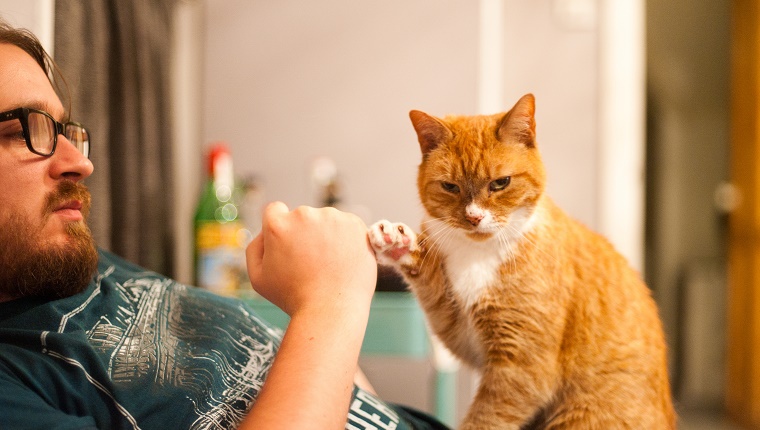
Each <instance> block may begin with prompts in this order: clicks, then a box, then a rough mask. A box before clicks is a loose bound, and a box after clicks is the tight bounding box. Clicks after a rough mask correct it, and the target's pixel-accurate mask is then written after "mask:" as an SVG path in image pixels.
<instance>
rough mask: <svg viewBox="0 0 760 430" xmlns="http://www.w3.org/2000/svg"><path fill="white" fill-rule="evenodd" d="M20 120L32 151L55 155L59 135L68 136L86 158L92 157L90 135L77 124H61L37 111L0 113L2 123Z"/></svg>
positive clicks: (23, 109) (20, 110) (22, 108)
mask: <svg viewBox="0 0 760 430" xmlns="http://www.w3.org/2000/svg"><path fill="white" fill-rule="evenodd" d="M14 119H18V120H19V122H21V130H22V132H23V134H24V140H26V147H27V148H29V150H30V151H32V152H33V153H35V154H37V155H42V156H43V157H48V156H50V155H53V153H54V152H55V146H56V143H58V135H59V134H62V135H64V136H66V139H68V140H69V141H70V142H71V143H72V144H73V145H74V146H76V148H77V149H78V150H79V152H81V153H82V154H83V155H84V156H85V157H87V158H89V157H90V133H88V132H87V129H86V128H84V126H83V125H82V124H79V123H76V122H67V123H63V124H62V123H60V122H58V121H56V120H55V119H53V117H52V116H50V114H49V113H47V112H45V111H41V110H37V109H30V108H24V107H20V108H18V109H13V110H9V111H7V112H0V122H5V121H10V120H14Z"/></svg>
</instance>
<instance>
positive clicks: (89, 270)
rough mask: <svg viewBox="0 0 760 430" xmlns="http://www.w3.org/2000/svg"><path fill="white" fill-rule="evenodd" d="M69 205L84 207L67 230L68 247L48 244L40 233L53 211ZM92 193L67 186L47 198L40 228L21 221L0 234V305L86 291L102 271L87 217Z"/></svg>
mask: <svg viewBox="0 0 760 430" xmlns="http://www.w3.org/2000/svg"><path fill="white" fill-rule="evenodd" d="M70 200H79V201H81V202H82V210H81V212H82V215H83V216H84V220H83V221H78V222H70V223H67V224H66V233H67V235H68V239H67V240H66V243H64V244H57V243H50V241H49V240H47V239H46V238H45V237H43V234H42V232H41V230H42V226H44V225H45V224H46V223H47V221H48V219H49V217H50V216H51V215H52V213H53V211H54V210H55V209H56V208H57V207H59V206H60V205H61V204H62V203H64V202H67V201H70ZM89 210H90V192H89V191H88V190H87V187H85V186H84V185H83V184H80V183H78V182H71V181H63V182H61V183H60V185H59V186H58V188H57V189H56V190H55V191H54V192H52V193H50V194H49V195H48V196H47V201H46V204H45V207H44V209H43V214H42V215H43V216H42V225H40V226H34V225H33V224H32V223H31V222H29V221H28V220H26V219H25V218H24V217H23V216H22V215H20V214H18V215H15V216H13V217H11V219H10V220H8V222H7V224H6V225H3V226H2V228H0V301H3V300H11V299H17V298H22V297H40V298H46V299H59V298H63V297H69V296H71V295H74V294H77V293H79V292H81V291H83V290H84V289H85V288H86V287H87V284H88V283H89V282H90V280H91V279H92V276H93V274H94V273H95V270H96V269H97V265H98V252H97V249H96V248H95V241H94V240H93V239H92V234H91V233H90V229H89V227H87V223H86V220H87V216H88V214H89Z"/></svg>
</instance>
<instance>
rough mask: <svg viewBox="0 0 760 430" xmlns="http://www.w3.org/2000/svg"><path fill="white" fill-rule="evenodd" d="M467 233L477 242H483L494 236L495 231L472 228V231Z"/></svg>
mask: <svg viewBox="0 0 760 430" xmlns="http://www.w3.org/2000/svg"><path fill="white" fill-rule="evenodd" d="M466 234H467V237H469V238H470V239H472V240H474V241H476V242H482V241H486V240H488V239H490V238H492V237H493V235H494V232H490V231H479V230H471V231H468V232H467V233H466Z"/></svg>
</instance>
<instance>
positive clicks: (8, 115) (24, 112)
mask: <svg viewBox="0 0 760 430" xmlns="http://www.w3.org/2000/svg"><path fill="white" fill-rule="evenodd" d="M32 112H34V113H38V114H42V115H45V116H46V117H48V119H50V120H51V121H53V125H54V126H55V130H54V131H55V132H54V133H53V145H52V146H51V147H50V152H49V153H47V154H46V153H44V152H40V151H38V150H36V149H34V146H32V136H31V134H30V133H29V113H32ZM14 119H18V120H19V122H20V123H21V130H22V131H23V133H24V140H25V141H26V147H27V148H28V149H29V150H30V151H31V152H32V153H34V154H37V155H41V156H43V157H49V156H51V155H53V154H54V153H55V148H56V146H58V135H59V134H62V135H64V136H66V133H65V131H66V128H67V127H69V126H74V127H79V128H81V129H82V130H84V131H85V132H86V133H87V145H86V146H83V147H82V150H81V152H82V155H84V156H85V157H87V158H90V148H91V147H92V144H91V143H90V132H89V131H87V127H85V126H84V125H82V124H80V123H78V122H73V121H68V122H65V123H60V122H58V121H56V119H55V118H53V116H52V115H50V114H49V113H47V112H45V111H44V110H39V109H32V108H25V107H20V108H16V109H12V110H9V111H5V112H0V122H5V121H10V120H14ZM67 139H68V137H67Z"/></svg>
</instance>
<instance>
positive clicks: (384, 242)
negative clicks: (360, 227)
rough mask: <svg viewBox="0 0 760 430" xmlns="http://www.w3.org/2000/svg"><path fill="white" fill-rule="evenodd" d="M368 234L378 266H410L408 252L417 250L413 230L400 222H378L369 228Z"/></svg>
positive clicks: (415, 236)
mask: <svg viewBox="0 0 760 430" xmlns="http://www.w3.org/2000/svg"><path fill="white" fill-rule="evenodd" d="M368 234H369V242H370V244H371V245H372V249H374V250H375V255H376V256H377V262H378V263H380V264H385V265H390V266H397V265H399V264H410V263H411V261H412V258H411V256H410V252H412V251H416V250H417V249H418V246H417V235H416V234H415V233H414V230H412V229H411V228H409V226H407V225H406V224H403V223H400V222H399V223H392V222H390V221H386V220H382V221H378V222H376V223H374V224H372V225H371V226H370V227H369V231H368Z"/></svg>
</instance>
